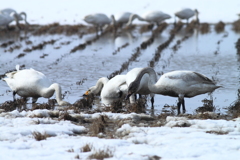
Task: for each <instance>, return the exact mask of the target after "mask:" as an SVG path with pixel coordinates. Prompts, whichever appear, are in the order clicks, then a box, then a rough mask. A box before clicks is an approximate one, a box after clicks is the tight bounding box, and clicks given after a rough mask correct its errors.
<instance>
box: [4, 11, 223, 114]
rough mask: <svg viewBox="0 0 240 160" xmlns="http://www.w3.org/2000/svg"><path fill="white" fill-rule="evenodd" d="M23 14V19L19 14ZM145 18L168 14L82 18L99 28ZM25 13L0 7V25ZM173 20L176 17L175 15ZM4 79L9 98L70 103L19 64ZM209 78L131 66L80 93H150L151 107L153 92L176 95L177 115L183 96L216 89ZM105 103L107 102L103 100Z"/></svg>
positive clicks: (188, 13)
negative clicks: (130, 68)
mask: <svg viewBox="0 0 240 160" xmlns="http://www.w3.org/2000/svg"><path fill="white" fill-rule="evenodd" d="M194 15H196V20H197V21H198V11H197V10H192V9H189V8H187V9H183V10H181V11H178V12H176V13H175V17H178V18H179V19H186V21H187V23H188V20H189V18H191V17H193V16H194ZM22 16H24V18H23V17H22ZM136 18H137V19H138V20H140V21H146V22H148V23H156V24H157V25H159V24H160V23H161V22H162V21H164V20H166V19H169V18H171V16H170V15H168V14H166V13H163V12H161V11H151V12H148V13H146V14H144V15H143V16H139V15H137V14H133V13H130V12H123V13H121V14H119V15H117V16H116V17H115V16H113V15H112V16H111V18H109V17H107V16H106V15H105V14H102V13H97V14H90V15H87V16H85V17H84V21H86V22H87V23H89V24H92V25H94V26H96V28H97V29H98V28H102V27H103V26H104V25H106V24H111V23H112V22H113V24H114V25H124V24H125V25H127V26H129V25H131V24H132V22H133V20H134V19H136ZM26 19H27V15H26V13H25V12H21V13H19V14H18V13H17V12H16V11H15V10H13V9H10V8H7V9H3V10H0V26H6V27H8V25H9V24H10V23H11V22H12V21H14V20H15V21H16V24H17V25H19V22H18V21H20V20H24V21H25V23H26V24H27V25H28V24H29V23H28V22H27V20H26ZM175 21H176V18H175ZM3 80H4V81H6V83H7V84H8V86H9V87H10V88H11V90H12V91H13V100H14V101H15V95H16V94H18V95H19V96H21V97H24V98H27V97H32V102H33V103H35V102H36V101H37V100H38V98H39V97H44V98H50V97H52V96H53V94H54V92H56V99H57V103H58V104H59V105H62V106H66V105H70V103H68V102H66V101H63V100H62V94H61V87H60V85H59V84H57V83H53V84H52V83H51V82H50V81H49V79H48V78H47V77H46V76H45V75H44V74H43V73H41V72H39V71H36V70H34V69H32V68H31V69H23V70H20V68H19V65H17V66H16V71H13V72H10V73H6V78H3ZM219 87H220V86H217V85H216V84H215V83H214V82H213V81H212V80H210V79H209V78H207V77H206V76H204V75H202V74H200V73H197V72H193V71H181V70H180V71H173V72H169V73H165V74H163V75H162V76H161V77H160V78H159V80H158V76H157V74H156V72H155V70H154V69H153V68H150V67H146V68H134V69H132V70H130V71H129V72H128V73H127V74H126V75H116V76H115V77H113V78H112V79H110V80H109V79H108V78H107V77H102V78H100V79H99V80H98V81H97V83H96V85H95V86H93V87H90V88H89V89H88V90H87V91H86V92H85V94H84V95H89V94H93V95H100V98H101V100H102V102H103V103H104V100H108V99H115V98H120V97H123V96H125V97H126V99H129V101H130V103H135V102H136V94H139V95H150V96H151V104H152V108H153V107H154V94H161V95H165V96H171V97H178V104H177V106H178V114H180V113H181V111H180V108H181V106H182V111H183V113H185V111H186V109H185V103H184V97H188V98H190V97H194V96H196V95H200V94H205V93H208V92H213V91H214V90H215V89H217V88H219ZM106 103H108V101H106Z"/></svg>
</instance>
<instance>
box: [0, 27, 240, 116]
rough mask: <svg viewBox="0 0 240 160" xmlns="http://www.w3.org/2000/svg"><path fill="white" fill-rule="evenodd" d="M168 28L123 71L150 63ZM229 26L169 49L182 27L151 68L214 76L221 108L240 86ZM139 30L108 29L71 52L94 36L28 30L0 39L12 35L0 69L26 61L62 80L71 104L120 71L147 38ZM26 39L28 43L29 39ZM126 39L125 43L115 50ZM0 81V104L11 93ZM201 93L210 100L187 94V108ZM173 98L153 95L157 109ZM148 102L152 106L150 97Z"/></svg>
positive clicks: (180, 36) (234, 35) (235, 36)
mask: <svg viewBox="0 0 240 160" xmlns="http://www.w3.org/2000/svg"><path fill="white" fill-rule="evenodd" d="M172 27H173V26H172V25H169V26H168V27H167V29H165V30H164V31H163V33H162V34H160V35H158V36H155V39H154V42H153V43H152V44H150V45H149V46H148V47H147V48H146V49H141V54H140V56H139V57H137V60H136V61H134V62H131V63H130V65H129V66H128V70H125V71H123V73H122V74H126V73H127V72H128V71H129V70H131V69H132V68H135V67H146V66H148V65H149V62H150V61H151V59H152V58H153V55H154V53H155V51H156V49H157V47H158V46H159V45H160V44H161V43H164V42H165V41H166V40H167V39H168V38H169V31H170V30H171V28H172ZM231 28H232V26H231V25H226V27H225V32H222V33H220V34H217V33H216V32H215V30H214V28H213V25H212V26H211V32H210V33H207V34H201V33H200V32H198V31H196V30H195V32H194V33H193V34H189V38H188V39H186V40H183V41H182V42H181V43H180V46H179V48H178V49H177V50H173V49H172V48H173V46H174V45H175V44H176V43H177V41H178V40H182V39H183V38H184V37H185V35H186V34H185V32H184V28H183V29H182V30H181V31H180V32H179V33H178V34H177V35H176V36H175V38H174V40H173V41H172V42H171V43H170V45H169V46H168V47H167V48H165V49H164V50H163V51H162V53H161V57H160V59H159V61H158V62H156V64H155V67H154V69H155V70H156V72H158V73H159V75H161V74H162V73H165V72H168V71H172V70H193V71H196V72H200V73H202V74H204V75H206V76H208V77H209V78H212V79H214V80H215V81H216V82H217V84H219V85H222V86H223V88H220V89H217V90H216V91H215V92H213V94H212V96H213V100H214V105H215V106H216V107H217V109H218V111H220V112H224V108H225V107H228V106H229V105H230V104H231V103H232V102H233V101H235V100H236V99H237V98H238V97H237V93H238V89H240V74H239V73H240V63H239V59H240V58H239V56H238V55H237V54H236V53H237V51H236V48H235V43H236V42H237V40H238V38H239V37H240V34H239V33H236V32H234V31H232V30H231ZM138 29H139V28H138V27H137V28H136V29H134V30H133V31H132V32H130V31H128V32H121V33H118V34H117V36H114V35H113V34H112V33H107V34H105V35H103V36H101V37H100V38H99V39H98V40H96V41H95V42H92V44H90V45H87V46H86V48H85V49H83V50H78V51H76V52H75V53H70V51H71V50H72V49H73V48H74V47H75V46H77V45H79V44H81V43H84V42H86V41H88V40H91V39H93V38H94V37H95V36H96V35H95V34H86V35H84V36H83V37H82V38H81V37H79V36H77V35H74V36H66V35H62V34H60V35H42V36H33V35H31V34H26V37H27V38H26V39H25V40H20V39H19V38H18V37H14V38H11V39H10V38H1V39H0V43H1V44H2V43H4V42H8V41H10V40H13V41H14V44H12V45H9V46H7V47H6V48H3V47H2V48H0V53H1V54H0V74H4V73H5V72H6V71H8V70H12V69H14V68H15V65H16V64H20V65H23V64H24V65H25V68H34V69H36V70H38V71H41V72H43V73H44V74H45V75H46V76H47V77H48V78H49V79H51V80H52V81H53V82H57V83H59V84H61V86H62V90H63V92H65V91H67V93H66V96H65V100H66V101H69V102H70V103H74V102H75V101H76V100H78V99H80V98H81V96H82V95H83V94H84V93H85V91H86V90H87V89H88V88H89V87H91V86H93V85H95V83H96V81H97V80H98V79H99V78H100V77H106V76H109V75H110V74H111V73H113V72H114V71H115V70H119V68H121V65H122V64H123V63H124V62H126V61H127V60H128V59H129V58H130V57H131V55H132V54H133V53H134V51H135V49H136V48H137V47H139V46H140V44H141V43H142V42H144V41H146V40H147V39H149V38H150V37H151V32H150V31H149V32H145V33H143V34H140V33H139V32H138ZM21 36H23V35H21ZM50 40H56V42H55V43H54V44H47V45H45V46H44V47H43V49H40V50H33V51H31V52H24V50H25V49H26V48H31V47H32V46H34V45H38V44H40V43H42V42H43V41H50ZM26 41H31V42H32V43H31V44H28V43H26ZM126 43H129V45H127V46H126V47H124V48H122V49H120V51H117V49H118V48H119V47H121V46H123V45H124V44H126ZM16 45H19V46H21V47H20V48H19V49H14V50H13V51H12V52H10V51H6V50H9V49H10V48H11V47H14V46H16ZM20 53H25V56H23V57H21V58H17V56H18V55H19V54H20ZM44 54H46V55H45V56H44V58H40V57H41V56H43V55H44ZM0 86H1V90H0V103H4V102H5V101H7V100H12V92H9V90H10V89H9V87H8V86H7V84H6V83H5V82H3V81H0ZM205 98H208V99H209V98H210V97H209V96H208V94H204V95H200V96H196V97H194V98H186V100H185V104H186V109H187V113H193V112H194V110H195V109H196V108H197V107H200V106H202V105H203V102H202V100H203V99H205ZM43 102H47V99H44V98H39V100H38V103H43ZM176 103H177V98H172V97H167V96H161V95H156V96H155V114H156V113H160V112H161V110H162V108H163V106H164V105H166V104H167V105H170V106H171V105H175V106H176ZM148 105H149V106H150V101H149V103H148Z"/></svg>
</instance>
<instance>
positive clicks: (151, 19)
mask: <svg viewBox="0 0 240 160" xmlns="http://www.w3.org/2000/svg"><path fill="white" fill-rule="evenodd" d="M136 18H137V19H138V20H140V21H146V22H148V23H156V24H160V23H161V22H162V21H164V20H166V19H169V18H171V16H170V15H169V14H166V13H163V12H161V11H150V12H147V13H145V14H144V15H143V16H142V17H140V16H139V15H137V14H132V15H131V16H130V18H129V21H128V23H127V25H131V24H132V21H133V20H134V19H136Z"/></svg>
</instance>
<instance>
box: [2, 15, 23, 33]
mask: <svg viewBox="0 0 240 160" xmlns="http://www.w3.org/2000/svg"><path fill="white" fill-rule="evenodd" d="M14 20H15V21H16V24H17V26H18V28H19V29H20V26H19V22H18V16H17V14H16V13H11V14H10V15H7V14H3V13H0V26H5V27H6V28H8V29H9V24H10V23H11V22H12V21H14Z"/></svg>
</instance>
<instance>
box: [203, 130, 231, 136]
mask: <svg viewBox="0 0 240 160" xmlns="http://www.w3.org/2000/svg"><path fill="white" fill-rule="evenodd" d="M206 133H210V134H217V135H225V134H228V132H224V131H222V130H219V131H206Z"/></svg>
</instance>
